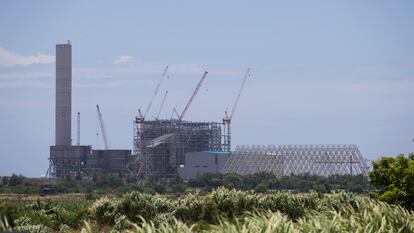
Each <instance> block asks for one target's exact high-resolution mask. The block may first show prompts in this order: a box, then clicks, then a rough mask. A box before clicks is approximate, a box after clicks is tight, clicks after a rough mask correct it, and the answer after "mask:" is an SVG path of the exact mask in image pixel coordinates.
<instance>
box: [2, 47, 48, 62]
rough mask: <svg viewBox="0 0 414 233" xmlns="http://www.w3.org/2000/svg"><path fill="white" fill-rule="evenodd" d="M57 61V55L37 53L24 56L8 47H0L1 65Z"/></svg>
mask: <svg viewBox="0 0 414 233" xmlns="http://www.w3.org/2000/svg"><path fill="white" fill-rule="evenodd" d="M53 62H55V56H53V55H45V54H40V53H38V54H36V55H30V56H22V55H19V54H16V53H13V52H11V51H9V50H7V49H4V48H2V47H0V67H8V66H17V65H23V66H27V65H31V64H50V63H53Z"/></svg>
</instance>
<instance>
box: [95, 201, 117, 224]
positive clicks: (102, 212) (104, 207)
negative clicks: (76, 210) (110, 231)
mask: <svg viewBox="0 0 414 233" xmlns="http://www.w3.org/2000/svg"><path fill="white" fill-rule="evenodd" d="M118 205H119V201H118V200H117V199H115V198H109V197H102V198H100V199H98V200H97V201H95V202H94V203H93V204H92V206H91V207H90V208H89V212H90V214H91V216H92V218H93V219H95V220H96V221H97V222H98V223H99V224H114V222H115V218H116V215H117V210H118Z"/></svg>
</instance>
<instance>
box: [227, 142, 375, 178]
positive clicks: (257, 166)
mask: <svg viewBox="0 0 414 233" xmlns="http://www.w3.org/2000/svg"><path fill="white" fill-rule="evenodd" d="M222 172H223V173H236V174H240V175H248V174H254V173H258V172H269V173H273V174H275V175H277V176H287V175H291V174H295V175H299V174H305V173H309V174H311V175H319V176H330V175H345V174H350V175H356V174H363V175H367V173H368V167H367V164H366V161H365V159H364V158H363V157H362V155H361V153H360V151H359V149H358V147H357V146H356V145H279V146H276V145H270V146H261V145H259V146H237V147H236V149H235V151H234V152H232V154H231V155H230V157H229V159H228V160H227V162H226V164H225V165H224V167H223V171H222Z"/></svg>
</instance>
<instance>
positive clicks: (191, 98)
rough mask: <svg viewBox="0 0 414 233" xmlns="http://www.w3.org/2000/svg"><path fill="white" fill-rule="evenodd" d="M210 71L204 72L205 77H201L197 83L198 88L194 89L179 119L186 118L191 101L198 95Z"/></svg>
mask: <svg viewBox="0 0 414 233" xmlns="http://www.w3.org/2000/svg"><path fill="white" fill-rule="evenodd" d="M207 74H208V72H207V71H205V72H204V74H203V77H201V79H200V81H199V82H198V84H197V87H196V89H195V90H194V92H193V94H192V95H191V97H190V99H189V100H188V103H187V105H186V106H185V108H184V110H183V112H182V113H181V115H180V117H179V118H178V120H180V121H181V120H182V119H183V118H184V115H185V113H186V112H187V110H188V108H189V107H190V105H191V103H192V102H193V99H194V97H195V96H196V94H197V92H198V90H199V89H200V87H201V84H203V81H204V79H206V77H207Z"/></svg>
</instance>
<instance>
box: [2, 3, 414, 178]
mask: <svg viewBox="0 0 414 233" xmlns="http://www.w3.org/2000/svg"><path fill="white" fill-rule="evenodd" d="M412 12H414V2H412V1H408V0H407V1H356V0H355V1H203V2H201V1H69V2H63V1H7V0H6V1H1V2H0V29H1V30H0V175H9V174H11V173H12V172H15V173H21V174H24V175H27V176H40V175H41V174H44V173H45V171H46V169H47V167H48V160H47V159H48V156H49V145H52V144H53V143H54V72H55V70H54V52H55V51H54V49H55V44H57V43H65V42H66V41H67V40H71V43H72V47H73V51H72V52H73V108H72V111H73V121H72V122H73V123H72V125H73V130H72V137H73V140H74V141H75V140H76V139H75V137H76V117H75V115H76V112H78V111H79V112H81V126H82V127H81V128H82V129H81V142H82V144H90V145H93V147H94V148H102V147H103V145H102V139H101V138H97V137H96V131H97V117H96V111H95V106H96V104H99V105H100V107H101V110H102V113H103V117H104V121H105V124H106V128H107V131H108V138H109V141H110V144H111V145H112V146H113V147H115V148H128V149H130V148H131V147H132V120H133V117H134V115H135V114H136V110H137V108H139V107H140V106H146V105H147V104H148V102H149V100H150V97H151V92H152V91H153V90H154V87H155V85H156V82H157V80H158V79H159V76H160V74H161V72H162V70H163V68H164V66H165V65H167V64H168V65H170V70H169V75H170V78H169V79H168V80H166V82H164V83H163V85H162V86H161V91H160V93H164V92H165V91H166V90H168V91H169V95H168V97H167V101H166V105H165V107H164V109H163V112H162V113H161V116H163V117H166V118H169V117H170V116H171V110H172V108H173V107H177V108H178V109H179V110H182V109H183V108H184V105H185V102H186V101H187V99H188V97H189V95H190V93H191V92H192V89H193V88H194V86H195V85H196V82H197V81H198V80H199V78H200V77H201V75H202V73H203V71H204V70H208V71H209V76H208V77H207V79H206V82H205V83H204V85H203V88H202V89H201V91H200V93H199V95H198V96H197V97H196V99H195V101H194V103H193V105H192V106H191V108H190V110H189V112H188V115H187V116H186V118H187V119H188V120H208V121H220V120H221V118H222V117H223V112H224V110H225V109H226V108H229V107H231V105H232V102H233V101H234V98H235V95H236V93H237V90H238V88H239V85H240V82H241V79H242V77H243V74H244V72H245V70H246V68H247V67H251V69H252V77H251V79H249V80H248V81H247V84H246V88H245V92H244V93H243V95H242V98H241V101H240V105H239V108H238V109H237V112H236V115H235V116H234V119H233V126H232V129H233V145H234V146H235V145H238V144H248V145H253V144H312V143H318V144H325V143H327V144H328V143H329V144H330V143H340V144H342V143H344V144H357V145H359V146H360V150H361V152H362V153H363V155H364V156H366V157H367V158H368V159H371V160H372V159H376V158H379V157H380V156H382V155H395V154H398V153H408V152H412V151H414V143H413V142H412V139H413V138H414V124H413V119H414V108H413V106H414V105H413V100H414V91H413V90H414V45H413V43H414V42H413V41H414V14H412ZM161 99H162V94H160V95H159V96H158V97H157V98H156V100H155V102H154V105H153V106H154V107H153V108H152V109H153V111H152V113H151V114H152V115H155V114H156V112H157V109H158V108H159V105H160V102H161Z"/></svg>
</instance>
